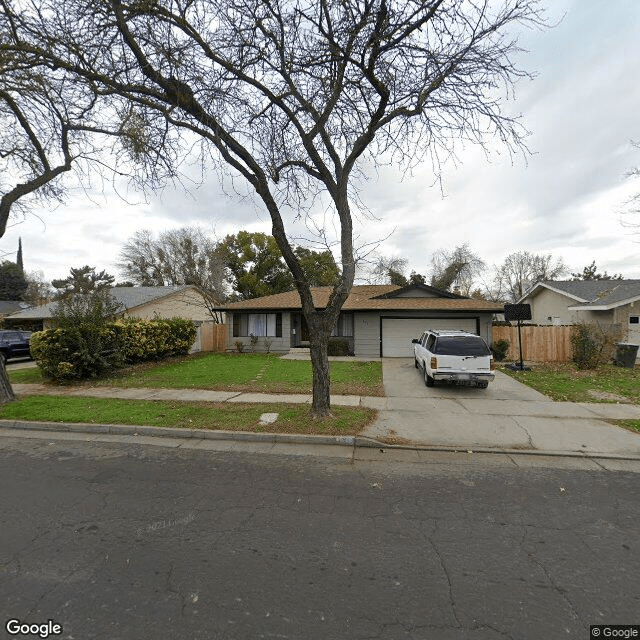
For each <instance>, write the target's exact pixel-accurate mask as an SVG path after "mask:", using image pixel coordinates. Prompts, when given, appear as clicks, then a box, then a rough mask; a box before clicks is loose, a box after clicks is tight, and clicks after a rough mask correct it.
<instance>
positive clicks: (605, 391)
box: [502, 364, 640, 404]
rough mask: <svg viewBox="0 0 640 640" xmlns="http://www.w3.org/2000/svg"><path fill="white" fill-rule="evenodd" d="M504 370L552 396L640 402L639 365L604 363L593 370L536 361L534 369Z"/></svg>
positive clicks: (588, 400)
mask: <svg viewBox="0 0 640 640" xmlns="http://www.w3.org/2000/svg"><path fill="white" fill-rule="evenodd" d="M502 371H504V373H506V374H508V375H510V376H511V377H513V378H515V379H516V380H519V381H520V382H523V383H524V384H526V385H528V386H530V387H532V388H533V389H536V390H537V391H540V393H544V394H545V395H546V396H549V397H550V398H552V399H553V400H559V401H570V402H630V403H633V404H640V369H639V368H638V367H636V368H635V369H625V368H623V367H616V366H614V365H603V366H601V367H600V368H598V369H596V370H593V371H590V370H587V371H581V370H578V369H576V367H575V365H573V364H546V365H543V364H539V365H538V364H537V365H533V366H532V370H531V371H511V370H510V369H504V368H503V369H502Z"/></svg>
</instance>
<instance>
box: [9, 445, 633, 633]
mask: <svg viewBox="0 0 640 640" xmlns="http://www.w3.org/2000/svg"><path fill="white" fill-rule="evenodd" d="M429 455H430V456H431V457H430V458H429V457H425V458H423V459H421V461H420V462H418V463H413V464H403V463H400V462H394V463H390V462H385V461H384V460H375V461H356V462H354V461H353V460H345V459H338V458H331V457H325V458H316V457H313V456H302V455H300V456H284V455H255V454H250V453H243V452H220V451H199V450H196V449H174V448H166V447H156V446H152V445H140V444H132V443H126V442H125V443H117V442H96V441H92V442H83V441H82V440H80V439H77V440H62V439H57V438H56V436H55V435H54V434H52V435H51V437H50V438H33V439H31V438H12V437H10V436H5V437H3V438H2V439H0V486H1V487H2V490H1V491H0V522H1V533H0V608H1V609H2V614H3V615H2V620H3V622H2V624H3V626H2V633H4V634H5V636H6V637H12V638H13V637H20V636H15V635H9V633H8V632H7V631H6V627H5V621H6V620H9V619H14V620H19V621H21V623H25V624H27V623H28V624H40V623H46V622H47V621H49V620H50V621H52V622H51V624H57V625H60V627H61V633H60V634H58V635H51V636H49V637H55V638H64V639H68V640H81V639H82V640H85V639H92V638H97V639H109V640H118V639H123V640H124V639H126V640H131V639H135V640H146V639H151V638H153V639H154V640H155V639H156V638H167V639H183V638H184V639H189V640H198V639H203V640H204V639H206V640H215V639H220V640H222V639H224V640H235V639H238V640H240V639H242V640H246V639H253V638H296V639H316V638H317V639H322V640H325V639H340V640H345V639H349V640H350V639H360V638H361V639H369V638H372V639H373V638H381V639H385V640H387V639H389V640H395V639H396V638H397V639H405V638H412V639H423V638H424V639H431V638H433V639H437V640H454V639H455V640H463V639H464V640H466V639H469V640H498V639H500V640H504V639H505V638H506V639H513V640H529V639H530V640H540V639H547V638H548V639H555V638H567V639H576V640H582V639H585V640H586V639H587V638H589V625H590V624H612V623H617V624H631V623H635V624H638V623H640V596H639V594H640V492H639V491H638V488H639V486H640V485H639V483H640V475H639V474H637V473H633V472H631V471H610V470H606V469H605V468H604V467H602V468H597V467H595V465H594V469H593V470H585V469H584V468H575V469H572V468H571V467H572V465H574V464H575V466H576V467H579V465H580V464H582V461H580V460H575V461H572V460H567V459H557V460H555V461H554V460H551V461H549V466H544V464H541V463H540V460H539V459H537V464H536V465H532V466H531V467H530V468H527V467H526V466H514V465H513V462H512V460H511V459H510V458H509V456H505V455H493V456H490V455H486V456H483V455H474V456H467V457H465V456H463V455H461V454H460V455H458V456H457V457H453V454H445V453H442V452H439V453H438V452H433V453H432V454H429ZM526 459H528V460H529V459H531V460H534V459H535V457H532V456H529V457H527V458H526ZM525 465H526V463H525ZM554 465H557V466H562V467H563V468H554ZM22 637H25V636H22ZM29 637H36V636H29Z"/></svg>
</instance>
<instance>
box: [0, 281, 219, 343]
mask: <svg viewBox="0 0 640 640" xmlns="http://www.w3.org/2000/svg"><path fill="white" fill-rule="evenodd" d="M109 293H111V295H112V296H113V297H114V298H115V299H116V301H117V302H118V303H120V306H121V308H122V314H121V315H122V317H125V318H140V319H143V320H151V319H153V318H176V317H179V318H187V319H188V320H193V321H194V322H195V323H196V324H197V325H200V324H202V323H203V322H206V321H211V319H212V318H211V313H210V312H209V311H208V309H207V305H206V303H205V298H204V296H203V294H202V292H201V291H200V290H199V289H198V288H197V287H195V286H193V285H182V286H174V287H113V288H112V289H110V290H109ZM56 304H57V303H56V302H49V303H48V304H44V305H41V306H38V307H31V308H30V309H25V310H22V311H18V312H16V313H13V314H11V315H9V316H7V317H6V318H5V320H4V321H5V326H7V327H10V328H11V327H13V328H22V329H29V330H31V331H39V330H41V329H47V328H48V327H50V326H51V319H52V317H53V312H54V310H55V307H56ZM197 343H198V342H197V341H196V348H195V349H194V350H199V349H198V348H197Z"/></svg>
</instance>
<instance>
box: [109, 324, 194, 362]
mask: <svg viewBox="0 0 640 640" xmlns="http://www.w3.org/2000/svg"><path fill="white" fill-rule="evenodd" d="M119 326H120V330H121V332H122V346H123V356H124V359H125V360H126V361H127V362H129V363H135V362H147V361H149V360H162V359H163V358H169V357H171V356H181V355H186V354H187V353H189V349H190V348H191V345H192V344H193V343H194V341H195V339H196V335H197V329H196V326H195V325H194V324H193V322H192V321H191V320H185V319H184V318H171V319H169V320H166V319H163V318H155V319H153V320H134V319H127V320H125V321H124V322H121V323H119Z"/></svg>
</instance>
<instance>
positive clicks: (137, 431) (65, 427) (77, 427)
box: [0, 420, 640, 461]
mask: <svg viewBox="0 0 640 640" xmlns="http://www.w3.org/2000/svg"><path fill="white" fill-rule="evenodd" d="M0 428H5V429H15V430H16V431H20V430H25V431H52V432H56V431H58V432H63V433H64V432H74V433H88V434H90V433H97V434H111V435H120V436H122V435H127V436H153V437H160V438H183V439H199V440H227V441H236V442H269V443H273V444H304V445H313V444H316V445H340V446H346V447H353V448H354V449H358V448H361V449H380V450H382V449H389V450H392V451H403V450H404V451H434V452H436V451H438V452H449V453H468V454H478V453H481V454H482V453H485V454H504V455H517V456H523V455H524V456H547V457H556V458H580V459H583V460H591V459H596V460H597V459H601V460H630V461H640V455H636V456H634V455H628V454H616V453H608V452H601V453H599V452H582V451H547V450H539V449H500V448H498V447H477V448H473V449H469V448H467V447H465V446H463V445H458V446H456V445H442V446H440V445H420V444H415V445H411V444H397V445H394V444H386V443H384V442H379V441H377V440H374V439H372V438H367V437H366V436H315V435H298V434H289V433H254V432H250V431H207V430H206V429H180V428H175V427H150V426H145V425H122V424H93V423H81V422H78V423H69V422H35V421H27V420H0Z"/></svg>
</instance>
